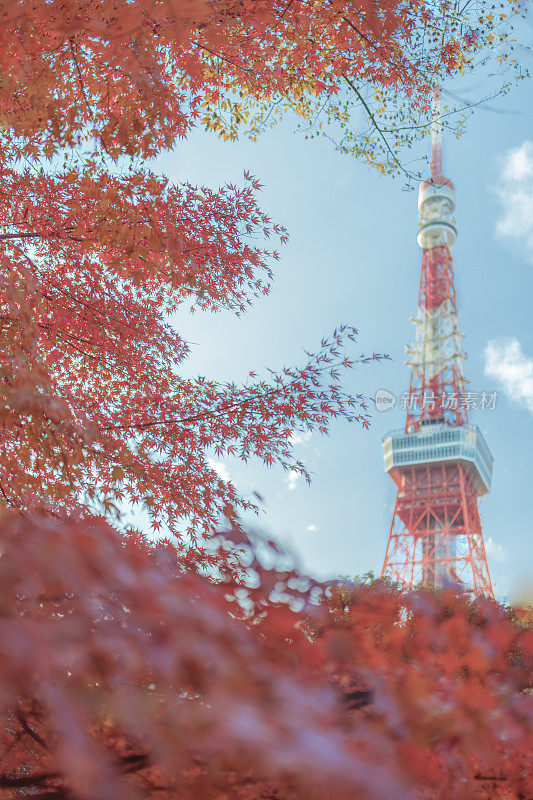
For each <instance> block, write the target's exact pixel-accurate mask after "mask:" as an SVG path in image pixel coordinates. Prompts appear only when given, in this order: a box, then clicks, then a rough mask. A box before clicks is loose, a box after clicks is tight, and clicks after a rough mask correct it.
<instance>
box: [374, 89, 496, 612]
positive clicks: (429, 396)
mask: <svg viewBox="0 0 533 800" xmlns="http://www.w3.org/2000/svg"><path fill="white" fill-rule="evenodd" d="M418 208H419V211H420V224H419V233H418V243H419V245H420V246H421V247H422V251H423V253H422V273H421V277H420V292H419V297H418V313H417V316H416V318H415V319H413V320H412V321H413V323H414V325H415V341H414V344H413V345H412V346H411V347H409V348H407V353H408V356H409V361H408V362H407V363H408V365H409V366H410V367H411V383H410V387H409V394H408V397H407V414H406V421H405V428H404V430H403V431H396V432H393V433H390V434H388V435H387V436H386V437H385V438H384V440H383V447H384V452H385V468H386V470H387V472H388V473H389V475H390V476H391V478H392V479H393V480H394V482H395V483H396V485H397V487H398V494H397V497H396V505H395V508H394V516H393V519H392V525H391V529H390V535H389V541H388V545H387V552H386V554H385V560H384V563H383V570H382V576H388V577H389V578H391V579H392V580H393V581H396V582H398V583H401V584H404V585H406V586H408V587H411V588H412V587H413V586H415V585H417V584H420V583H422V584H426V585H431V586H436V587H441V588H443V587H445V586H449V585H458V584H459V585H463V586H464V587H465V588H467V589H469V590H471V591H473V592H474V593H475V594H476V595H481V594H484V595H488V596H491V597H492V596H493V591H492V585H491V581H490V575H489V570H488V566H487V559H486V555H485V546H484V544H483V534H482V531H481V523H480V519H479V511H478V504H477V500H478V497H480V496H481V495H484V494H486V493H487V492H488V491H489V489H490V483H491V478H492V463H493V459H492V456H491V454H490V451H489V449H488V447H487V445H486V443H485V441H484V439H483V436H482V435H481V432H480V430H479V429H478V428H477V427H475V426H472V425H469V423H468V409H467V405H468V402H467V397H468V393H466V394H465V391H464V383H465V379H464V378H463V366H462V362H463V359H464V358H465V356H464V355H463V354H462V353H461V338H462V336H463V334H461V333H460V332H459V324H458V321H457V306H456V301H455V288H454V280H453V265H452V256H451V252H450V248H451V247H452V245H453V244H454V242H455V239H456V237H457V232H456V229H455V222H454V220H453V218H452V216H451V215H452V213H453V210H454V208H455V194H454V188H453V184H452V182H451V181H450V180H449V179H448V178H445V177H443V174H442V131H441V111H440V100H439V91H438V90H435V93H434V99H433V124H432V158H431V177H430V178H429V179H428V180H426V181H424V182H423V183H422V184H421V186H420V191H419V196H418Z"/></svg>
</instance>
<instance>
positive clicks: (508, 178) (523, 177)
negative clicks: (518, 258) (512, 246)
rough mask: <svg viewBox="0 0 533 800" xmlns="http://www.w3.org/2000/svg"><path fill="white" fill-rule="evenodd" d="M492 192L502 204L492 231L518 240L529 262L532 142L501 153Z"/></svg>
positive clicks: (532, 218) (532, 250)
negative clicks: (501, 160)
mask: <svg viewBox="0 0 533 800" xmlns="http://www.w3.org/2000/svg"><path fill="white" fill-rule="evenodd" d="M496 193H497V195H498V197H499V198H500V202H501V204H502V206H503V209H502V210H503V213H502V216H501V217H500V218H499V220H498V221H497V223H496V235H497V236H498V237H500V238H501V239H504V240H508V241H513V242H516V243H518V244H520V245H521V246H522V248H523V250H524V252H525V255H526V258H527V259H528V260H529V261H531V262H532V263H533V142H528V141H525V142H523V143H522V144H521V145H520V147H517V148H515V149H513V150H509V151H508V152H507V153H506V154H505V156H504V157H503V165H502V170H501V175H500V182H499V185H498V186H497V188H496Z"/></svg>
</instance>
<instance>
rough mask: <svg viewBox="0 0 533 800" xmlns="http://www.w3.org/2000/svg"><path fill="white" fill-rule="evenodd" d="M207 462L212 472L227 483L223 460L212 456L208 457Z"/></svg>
mask: <svg viewBox="0 0 533 800" xmlns="http://www.w3.org/2000/svg"><path fill="white" fill-rule="evenodd" d="M207 463H208V464H209V466H210V467H211V469H212V470H213V472H216V474H217V475H218V477H219V478H220V480H221V481H226V483H227V482H228V481H229V480H230V476H229V472H228V468H227V466H226V465H225V464H224V462H223V461H215V460H214V459H213V458H208V459H207Z"/></svg>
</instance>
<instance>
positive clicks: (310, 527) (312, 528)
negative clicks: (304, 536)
mask: <svg viewBox="0 0 533 800" xmlns="http://www.w3.org/2000/svg"><path fill="white" fill-rule="evenodd" d="M317 530H318V526H317V525H308V526H307V528H306V531H309V532H310V533H314V532H315V531H317Z"/></svg>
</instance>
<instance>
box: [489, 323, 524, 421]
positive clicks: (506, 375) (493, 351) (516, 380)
mask: <svg viewBox="0 0 533 800" xmlns="http://www.w3.org/2000/svg"><path fill="white" fill-rule="evenodd" d="M485 375H488V376H489V377H491V378H495V379H496V380H497V381H499V382H500V384H501V385H502V386H503V389H504V391H505V393H506V394H507V396H508V397H510V398H511V400H514V401H516V402H517V403H520V404H521V405H523V406H525V407H526V408H527V409H528V410H529V411H531V412H532V413H533V358H528V356H526V354H525V353H524V352H523V351H522V345H521V344H520V342H519V341H518V339H511V340H510V341H508V342H496V341H491V342H489V343H488V344H487V346H486V348H485Z"/></svg>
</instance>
